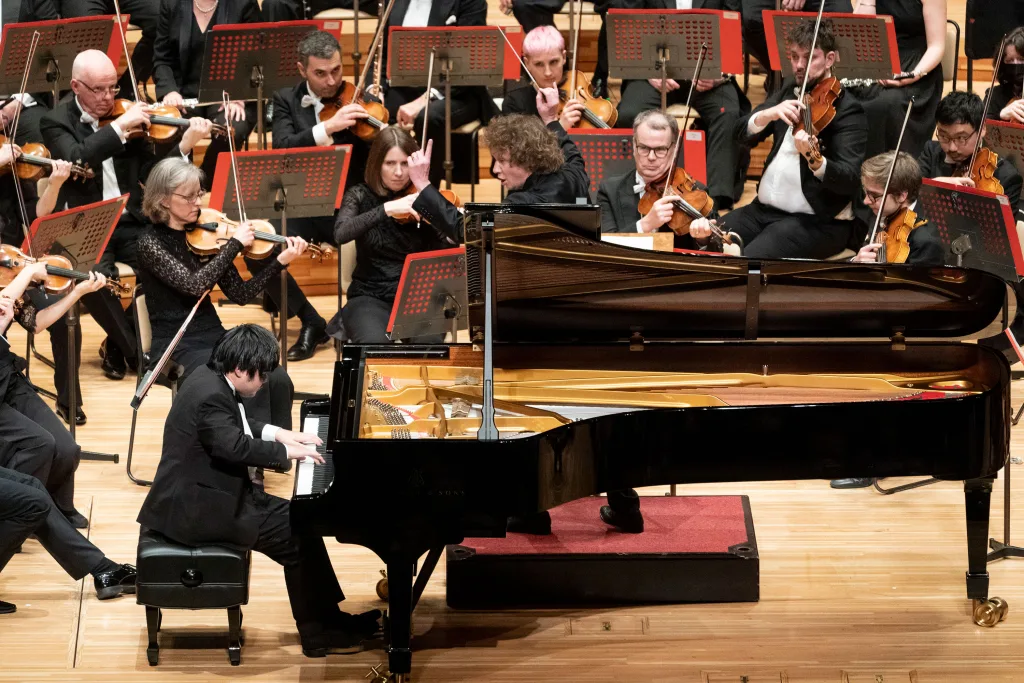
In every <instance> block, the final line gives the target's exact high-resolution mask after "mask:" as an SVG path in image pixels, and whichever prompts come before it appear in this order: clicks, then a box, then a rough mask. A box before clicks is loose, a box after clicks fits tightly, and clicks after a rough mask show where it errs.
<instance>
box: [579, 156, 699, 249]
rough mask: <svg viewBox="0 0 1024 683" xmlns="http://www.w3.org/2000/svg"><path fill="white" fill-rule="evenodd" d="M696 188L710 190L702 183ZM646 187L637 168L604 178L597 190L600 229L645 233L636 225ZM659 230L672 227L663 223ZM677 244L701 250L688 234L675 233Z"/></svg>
mask: <svg viewBox="0 0 1024 683" xmlns="http://www.w3.org/2000/svg"><path fill="white" fill-rule="evenodd" d="M697 187H698V188H699V189H703V190H707V188H706V187H704V185H703V184H702V183H699V182H698V183H697ZM646 188H647V185H646V183H644V182H643V180H641V179H640V176H639V174H637V172H636V170H635V169H634V170H630V171H627V172H626V173H622V174H619V175H616V176H611V177H609V178H607V179H605V180H604V182H602V183H601V186H600V187H599V188H598V190H597V204H598V206H600V207H601V232H624V233H636V234H642V233H640V230H639V229H638V228H637V223H638V222H639V221H640V210H639V208H638V207H639V206H640V198H641V197H643V196H644V192H645V191H646ZM714 217H715V216H714V215H712V216H711V218H714ZM657 232H672V229H671V228H669V227H668V226H667V225H663V226H661V227H660V228H658V230H657ZM674 245H675V248H676V249H700V245H699V244H697V242H696V241H695V240H694V239H693V238H692V237H690V236H689V235H675V239H674Z"/></svg>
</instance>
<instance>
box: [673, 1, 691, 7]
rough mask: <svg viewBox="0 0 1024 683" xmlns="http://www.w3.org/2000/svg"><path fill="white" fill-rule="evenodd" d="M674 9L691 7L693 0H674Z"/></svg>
mask: <svg viewBox="0 0 1024 683" xmlns="http://www.w3.org/2000/svg"><path fill="white" fill-rule="evenodd" d="M676 9H693V0H676Z"/></svg>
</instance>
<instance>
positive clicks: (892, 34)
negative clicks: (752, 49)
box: [762, 10, 902, 80]
mask: <svg viewBox="0 0 1024 683" xmlns="http://www.w3.org/2000/svg"><path fill="white" fill-rule="evenodd" d="M762 15H763V16H764V33H765V38H766V39H767V41H768V59H769V62H770V63H771V68H772V70H774V71H781V72H782V76H783V78H788V77H790V76H792V75H793V67H792V66H791V65H790V63H789V60H788V59H782V55H783V54H785V53H786V36H788V35H789V32H790V30H791V29H792V28H793V27H794V26H796V25H797V24H799V23H800V22H802V21H804V20H805V19H812V20H813V19H816V18H817V17H818V14H817V12H779V11H775V10H763V11H762ZM822 17H823V18H827V19H831V20H832V26H833V28H834V29H835V34H836V43H837V47H838V52H839V59H838V60H837V61H836V64H835V67H833V71H834V72H835V76H836V78H840V79H843V78H855V79H861V78H863V79H872V80H881V79H886V78H892V77H893V75H894V74H898V73H900V71H901V70H902V69H901V67H900V54H899V50H898V49H897V47H896V29H895V27H894V26H893V23H892V17H890V16H889V15H887V14H880V15H868V14H849V13H845V12H825V13H824V14H823V15H822Z"/></svg>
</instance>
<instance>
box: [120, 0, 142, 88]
mask: <svg viewBox="0 0 1024 683" xmlns="http://www.w3.org/2000/svg"><path fill="white" fill-rule="evenodd" d="M114 16H115V19H116V21H117V35H119V36H121V46H122V47H123V48H124V59H125V61H126V62H127V63H128V75H129V76H130V77H131V79H132V99H133V100H135V104H138V103H139V82H138V81H137V80H135V69H134V67H132V58H131V54H129V52H128V39H127V38H126V37H125V34H124V23H123V22H122V21H121V5H120V4H119V3H118V1H117V0H114Z"/></svg>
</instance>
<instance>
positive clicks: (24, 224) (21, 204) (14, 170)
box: [5, 31, 40, 257]
mask: <svg viewBox="0 0 1024 683" xmlns="http://www.w3.org/2000/svg"><path fill="white" fill-rule="evenodd" d="M39 37H40V36H39V31H33V32H32V41H31V42H30V43H29V46H28V55H26V57H25V72H24V73H23V74H22V76H21V89H20V90H19V91H18V92H20V93H22V96H24V93H25V88H27V87H28V72H29V69H31V68H32V59H33V58H34V57H35V54H36V48H37V47H39ZM19 104H20V103H19ZM22 109H23V107H22V106H19V107H18V111H17V112H15V114H14V120H13V121H12V122H11V129H10V130H9V131H5V132H6V133H7V144H8V145H10V147H11V179H12V180H13V181H14V192H15V194H16V195H18V210H19V211H20V212H21V231H22V233H24V235H25V241H26V242H28V255H29V256H30V257H31V256H35V254H34V253H33V249H32V235H30V234H29V231H28V208H27V207H26V206H25V193H24V192H23V191H22V189H21V182H20V181H19V180H18V160H17V159H15V158H14V136H15V134H16V133H17V132H18V122H19V121H21V110H22Z"/></svg>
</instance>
